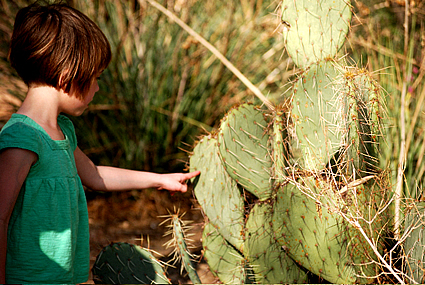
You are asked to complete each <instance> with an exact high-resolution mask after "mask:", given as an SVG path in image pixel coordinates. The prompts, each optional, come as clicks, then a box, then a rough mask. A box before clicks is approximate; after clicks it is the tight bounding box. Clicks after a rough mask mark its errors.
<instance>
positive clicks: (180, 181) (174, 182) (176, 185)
mask: <svg viewBox="0 0 425 285" xmlns="http://www.w3.org/2000/svg"><path fill="white" fill-rule="evenodd" d="M200 173H201V172H200V171H194V172H191V173H169V174H161V186H160V187H158V190H162V189H165V190H169V191H180V192H186V191H187V184H186V180H189V179H191V178H193V177H195V176H197V175H199V174H200Z"/></svg>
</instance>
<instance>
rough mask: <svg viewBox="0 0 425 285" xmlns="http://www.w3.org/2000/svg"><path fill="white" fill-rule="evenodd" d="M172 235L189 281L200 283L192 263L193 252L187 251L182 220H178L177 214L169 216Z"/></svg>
mask: <svg viewBox="0 0 425 285" xmlns="http://www.w3.org/2000/svg"><path fill="white" fill-rule="evenodd" d="M171 221H172V228H173V237H174V239H175V241H174V246H176V249H175V250H176V253H177V254H178V256H180V258H181V260H182V264H183V266H184V268H185V269H186V271H187V274H188V275H189V278H190V281H192V283H193V284H201V280H200V279H199V276H198V273H197V272H196V266H195V265H194V264H193V262H192V260H193V257H194V256H193V254H191V253H190V252H189V249H188V248H187V244H186V237H185V233H184V229H183V228H184V227H183V222H182V221H181V220H180V218H179V217H178V215H173V216H172V217H171Z"/></svg>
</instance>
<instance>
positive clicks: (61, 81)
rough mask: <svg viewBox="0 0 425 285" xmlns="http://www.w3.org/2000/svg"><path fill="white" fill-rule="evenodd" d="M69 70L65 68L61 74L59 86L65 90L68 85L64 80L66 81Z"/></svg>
mask: <svg viewBox="0 0 425 285" xmlns="http://www.w3.org/2000/svg"><path fill="white" fill-rule="evenodd" d="M68 72H69V70H68V69H66V70H64V71H63V72H62V73H61V75H60V76H59V80H58V87H59V89H61V90H64V91H65V89H66V86H64V81H65V78H66V77H67V75H68Z"/></svg>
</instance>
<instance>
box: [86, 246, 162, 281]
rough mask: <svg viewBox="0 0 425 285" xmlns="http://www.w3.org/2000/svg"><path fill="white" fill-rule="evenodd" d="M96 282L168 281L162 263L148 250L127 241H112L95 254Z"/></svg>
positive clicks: (94, 269)
mask: <svg viewBox="0 0 425 285" xmlns="http://www.w3.org/2000/svg"><path fill="white" fill-rule="evenodd" d="M93 276H94V278H93V279H94V281H95V282H96V283H98V284H164V283H168V284H169V283H170V282H169V280H168V278H167V276H166V275H165V272H164V269H163V265H162V264H161V263H160V262H159V261H158V260H157V259H156V258H155V257H154V256H153V255H152V253H151V252H149V251H148V250H146V249H144V248H141V247H140V246H137V245H134V244H129V243H113V244H110V245H108V246H107V247H105V248H104V249H103V250H102V251H101V253H100V254H99V255H98V256H97V258H96V261H95V263H94V266H93Z"/></svg>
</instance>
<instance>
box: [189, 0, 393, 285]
mask: <svg viewBox="0 0 425 285" xmlns="http://www.w3.org/2000/svg"><path fill="white" fill-rule="evenodd" d="M281 9H282V24H283V26H284V32H283V35H284V39H285V44H286V49H287V51H288V53H289V55H290V56H291V58H292V59H293V60H294V62H295V63H296V65H298V67H300V68H301V72H300V73H299V76H298V77H297V78H296V79H295V80H294V81H293V88H292V92H291V94H290V96H289V98H288V99H289V101H285V103H284V104H282V105H277V106H275V109H274V110H271V111H269V110H265V109H262V108H259V107H256V106H253V105H251V104H242V105H239V106H235V107H234V108H232V109H231V110H230V111H229V112H228V113H227V114H226V115H225V116H224V117H223V119H222V121H221V123H220V127H219V129H218V130H217V131H216V132H214V133H212V134H209V135H208V136H205V137H204V138H202V139H201V140H200V141H199V142H198V143H197V145H196V146H195V148H194V151H193V154H192V155H191V158H190V167H191V170H201V175H200V177H199V178H197V179H196V181H194V182H195V183H196V184H195V190H194V192H195V196H196V198H197V200H198V201H199V203H200V205H201V207H202V209H203V210H204V212H205V214H206V218H207V220H208V226H206V230H205V231H206V232H207V233H205V232H204V237H203V245H204V251H205V256H206V257H208V258H207V261H208V264H209V265H210V267H211V269H212V271H213V272H216V274H217V276H218V277H219V278H220V280H221V281H222V282H225V283H230V282H233V281H235V280H237V281H238V282H242V281H243V282H246V281H248V280H249V281H251V282H255V283H303V282H308V279H307V276H308V275H307V274H306V272H308V271H310V272H312V273H314V274H315V275H318V276H320V277H321V278H323V279H325V280H327V281H328V282H332V283H370V282H373V280H374V279H373V276H377V270H378V267H377V266H376V264H377V262H376V260H377V256H376V252H378V254H379V252H382V246H381V245H380V231H381V230H382V228H383V227H384V221H385V211H384V210H383V209H384V205H386V199H387V197H386V196H387V195H386V191H387V189H388V185H387V183H386V181H387V179H386V177H385V175H384V174H383V172H382V171H381V170H380V169H379V167H378V166H379V142H380V140H381V138H382V136H383V135H382V124H381V115H380V114H381V113H382V110H381V109H382V104H381V93H380V88H379V85H378V84H377V83H376V82H375V81H374V80H373V79H372V77H371V76H370V74H369V73H368V72H366V71H365V70H363V69H359V68H357V67H351V66H347V64H346V62H345V61H343V60H338V59H337V52H338V50H339V49H340V47H341V46H342V45H343V43H344V41H345V38H346V36H347V32H348V29H349V23H350V19H351V6H350V4H349V3H348V2H347V1H345V0H339V1H334V0H328V1H317V0H310V1H309V0H301V1H292V0H284V1H282V4H281ZM288 102H289V103H288ZM230 233H231V234H230ZM210 236H214V237H215V239H214V240H216V241H217V240H220V242H217V244H219V246H218V247H215V246H212V242H211V239H210ZM370 244H373V246H374V248H371V247H370ZM228 251H231V252H232V256H233V257H235V258H236V260H231V259H228V258H227V257H226V258H225V257H224V254H225V253H227V252H228ZM226 256H227V255H226ZM225 261H226V266H223V264H224V263H225ZM231 264H233V270H230V272H245V271H239V269H240V268H246V266H247V264H248V265H249V266H250V267H251V268H252V270H253V272H254V274H253V277H252V278H250V279H249V278H248V279H246V275H240V274H239V275H238V277H235V276H234V275H230V276H229V273H228V272H229V267H230V266H231ZM241 264H244V266H242V267H241ZM223 269H225V270H224V271H225V272H227V273H226V274H225V275H223V274H222V272H223Z"/></svg>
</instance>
